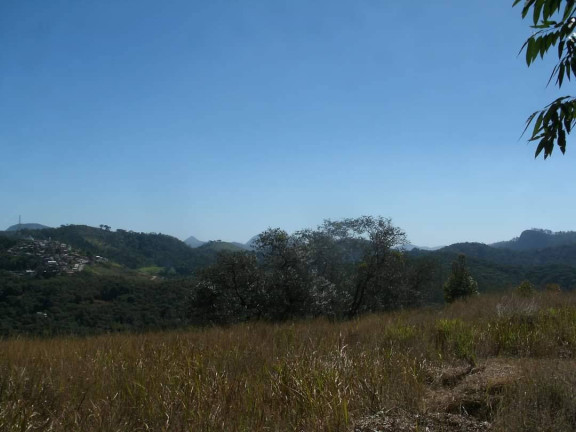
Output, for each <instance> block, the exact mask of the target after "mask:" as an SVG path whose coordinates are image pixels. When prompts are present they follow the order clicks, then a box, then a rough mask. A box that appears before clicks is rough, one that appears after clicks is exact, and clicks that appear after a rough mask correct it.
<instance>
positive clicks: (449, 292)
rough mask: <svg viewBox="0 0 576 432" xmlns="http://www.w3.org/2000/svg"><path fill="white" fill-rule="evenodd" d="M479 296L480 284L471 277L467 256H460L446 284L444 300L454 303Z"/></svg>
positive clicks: (454, 263) (453, 264)
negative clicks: (461, 299)
mask: <svg viewBox="0 0 576 432" xmlns="http://www.w3.org/2000/svg"><path fill="white" fill-rule="evenodd" d="M476 294H478V283H477V282H476V281H475V280H474V279H473V278H472V276H470V273H469V272H468V267H467V266H466V255H464V254H460V255H459V256H458V260H457V261H454V262H453V263H452V273H451V274H450V277H449V278H448V280H447V281H446V283H445V284H444V300H446V302H447V303H452V302H454V301H455V300H458V299H460V298H464V297H469V296H471V295H476Z"/></svg>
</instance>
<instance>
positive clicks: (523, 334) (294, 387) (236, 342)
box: [0, 294, 576, 432]
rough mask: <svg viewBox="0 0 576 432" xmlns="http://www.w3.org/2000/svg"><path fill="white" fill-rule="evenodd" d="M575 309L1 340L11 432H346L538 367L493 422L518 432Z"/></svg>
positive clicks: (2, 395) (563, 349)
mask: <svg viewBox="0 0 576 432" xmlns="http://www.w3.org/2000/svg"><path fill="white" fill-rule="evenodd" d="M575 303H576V298H575V297H574V296H569V295H558V294H557V295H548V296H538V297H533V298H530V299H525V298H520V297H512V296H508V297H505V298H502V297H483V298H482V297H481V298H478V299H475V300H471V301H468V302H462V303H456V304H454V305H452V306H451V307H449V308H446V309H442V310H421V311H406V312H401V313H394V314H386V315H380V316H369V317H364V318H362V319H359V320H356V321H351V322H344V323H330V322H328V321H324V320H315V321H309V322H299V323H285V324H281V325H272V324H265V323H254V324H244V325H237V326H234V327H230V328H212V329H205V330H190V331H186V332H171V333H156V334H144V335H111V336H100V337H93V338H88V339H75V338H58V339H49V340H33V339H13V340H5V341H0V431H83V432H88V431H147V430H151V431H300V430H305V431H345V430H350V428H351V427H352V424H353V422H354V421H355V420H358V419H360V418H362V417H363V416H366V415H369V414H372V413H375V412H377V411H380V410H383V409H384V410H388V409H393V408H397V407H402V409H404V410H409V411H413V412H419V411H420V410H423V409H424V408H425V407H424V404H423V402H422V401H423V398H424V396H425V393H426V389H427V386H428V384H429V381H430V371H431V370H432V369H433V368H435V367H436V368H437V367H442V365H446V364H451V363H456V362H458V361H462V360H465V361H469V362H481V361H482V359H485V358H489V357H494V356H500V357H503V358H506V357H510V356H515V357H518V358H524V359H532V363H530V366H529V367H530V368H531V370H532V372H531V375H532V378H531V379H532V381H530V380H525V381H523V383H524V384H521V385H520V387H509V389H507V392H508V393H506V392H504V394H505V395H506V394H508V395H509V399H506V397H504V399H503V401H504V402H503V403H502V404H501V406H500V408H498V410H496V409H495V410H494V412H493V419H494V420H495V425H498V424H501V425H503V426H501V427H502V429H501V430H513V429H514V428H513V424H512V423H510V422H512V421H513V418H514V416H513V415H511V414H510V412H512V411H513V410H514V409H516V410H517V407H516V408H515V405H514V403H512V402H510V401H513V400H516V399H518V397H517V394H518V392H522V391H525V390H523V389H525V388H529V389H531V390H530V392H531V393H530V394H531V395H534V394H535V390H534V389H535V388H536V387H535V386H536V384H535V383H537V377H538V373H540V374H541V375H542V376H545V372H542V371H545V370H546V368H549V367H550V366H549V365H553V364H554V363H553V362H554V361H556V360H558V359H562V358H564V357H566V356H571V355H572V352H573V350H574V348H575V347H576V307H575V306H574V304H575ZM534 359H537V360H534ZM555 359H556V360H555ZM558 361H560V360H558ZM556 369H558V368H556ZM574 372H575V371H574V367H573V366H566V367H565V370H563V372H562V373H560V372H558V374H559V375H558V376H559V378H558V380H559V381H558V386H559V387H558V388H561V389H564V390H558V388H557V389H556V390H558V392H559V394H560V395H559V396H558V395H556V396H553V397H552V399H553V401H552V402H550V403H548V405H550V406H562V407H563V409H564V408H565V411H566V413H567V414H566V416H570V415H572V413H571V411H570V409H569V408H566V407H565V406H564V405H563V404H568V402H567V401H569V400H571V399H570V398H571V397H572V396H571V395H570V394H564V393H566V392H565V389H566V388H567V387H566V386H567V385H568V384H572V383H573V381H574V380H572V381H569V382H568V381H566V379H564V378H562V377H566V376H568V375H570V374H572V375H573V374H574ZM534 377H536V378H534ZM562 380H564V381H562ZM560 381H562V382H560ZM566 383H568V384H566ZM565 384H566V385H565ZM523 385H524V387H522V386H523ZM556 390H555V389H552V390H551V391H552V392H554V391H556ZM566 391H568V390H566ZM562 392H564V393H562ZM568 393H570V392H569V391H568ZM554 397H556V399H558V398H560V402H558V401H557V403H556V405H554V403H555V402H554V400H556V399H554ZM530 400H532V399H530ZM546 400H548V399H546ZM531 403H532V402H531ZM548 405H547V406H548ZM506 410H508V411H506ZM499 412H506V413H508V414H506V416H507V417H506V418H507V419H510V421H509V422H508V423H506V424H505V423H504V422H503V421H502V420H501V419H500V420H499V417H498V415H499ZM532 420H533V421H534V422H536V423H535V424H537V421H538V417H537V418H536V419H535V420H534V419H532ZM499 421H500V423H498V422H499ZM524 421H525V423H526V422H527V421H528V420H526V419H524ZM567 424H569V421H568V423H567ZM517 430H521V429H517ZM532 430H544V429H537V428H535V429H532ZM558 430H561V429H558Z"/></svg>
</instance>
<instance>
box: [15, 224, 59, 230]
mask: <svg viewBox="0 0 576 432" xmlns="http://www.w3.org/2000/svg"><path fill="white" fill-rule="evenodd" d="M47 228H50V227H49V226H46V225H42V224H39V223H23V224H16V225H12V226H10V227H8V228H7V229H6V231H20V230H41V229H47Z"/></svg>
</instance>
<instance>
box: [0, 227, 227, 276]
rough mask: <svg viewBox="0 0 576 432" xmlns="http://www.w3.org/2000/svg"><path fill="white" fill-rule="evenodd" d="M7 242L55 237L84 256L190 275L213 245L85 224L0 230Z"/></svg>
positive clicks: (206, 262)
mask: <svg viewBox="0 0 576 432" xmlns="http://www.w3.org/2000/svg"><path fill="white" fill-rule="evenodd" d="M1 234H2V235H0V238H4V240H1V241H0V247H2V244H3V243H2V242H4V243H6V244H7V245H8V244H11V243H13V242H14V241H16V240H18V239H20V238H28V237H33V238H34V239H37V240H48V239H52V240H56V241H60V242H62V243H65V244H67V245H70V246H72V247H73V248H74V249H77V250H79V251H81V252H82V253H84V254H86V255H87V256H101V257H104V258H106V259H108V260H110V261H112V262H115V263H118V264H120V265H122V266H125V267H127V268H129V269H139V268H150V267H159V268H161V269H164V273H166V275H167V274H168V273H169V274H171V275H181V276H185V275H191V274H193V272H194V271H196V270H198V269H199V268H202V267H205V266H206V265H209V264H210V263H211V262H213V261H214V260H215V257H216V255H217V252H218V251H217V250H215V249H214V248H210V247H207V248H203V249H192V248H190V247H188V246H187V245H186V244H185V243H184V242H182V241H180V240H178V239H177V238H175V237H171V236H168V235H165V234H157V233H137V232H133V231H126V230H122V229H118V230H116V231H110V230H107V229H102V228H95V227H90V226H86V225H67V226H62V227H60V228H48V229H43V230H38V231H36V230H34V231H32V230H21V231H18V232H10V233H8V232H4V233H1Z"/></svg>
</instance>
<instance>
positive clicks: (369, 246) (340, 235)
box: [296, 216, 406, 317]
mask: <svg viewBox="0 0 576 432" xmlns="http://www.w3.org/2000/svg"><path fill="white" fill-rule="evenodd" d="M296 235H297V236H298V237H299V238H300V239H301V242H302V244H303V245H305V249H306V251H307V262H308V265H309V266H310V268H311V269H312V272H313V274H314V275H316V277H321V278H324V279H325V280H327V281H328V282H329V283H330V284H332V286H334V287H336V292H337V293H339V295H338V296H339V300H340V301H341V302H342V300H344V301H345V302H346V305H345V310H343V311H341V313H343V314H344V315H346V316H348V317H354V316H356V315H357V314H359V313H362V312H367V311H375V310H382V309H392V308H394V307H398V306H399V304H398V298H399V290H400V287H401V285H402V283H401V282H402V276H403V275H404V272H403V268H404V267H403V264H404V263H403V256H402V254H400V253H398V251H397V250H396V249H395V248H397V247H401V246H403V245H404V244H406V235H405V234H404V232H403V231H402V230H401V229H400V228H397V227H395V226H394V225H392V222H391V220H390V219H386V218H382V217H371V216H361V217H358V218H349V219H343V220H340V221H330V220H326V221H324V223H323V224H322V225H321V226H319V227H318V228H317V229H316V230H314V231H312V230H306V231H301V232H299V233H297V234H296Z"/></svg>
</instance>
